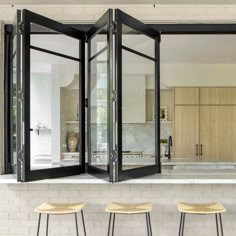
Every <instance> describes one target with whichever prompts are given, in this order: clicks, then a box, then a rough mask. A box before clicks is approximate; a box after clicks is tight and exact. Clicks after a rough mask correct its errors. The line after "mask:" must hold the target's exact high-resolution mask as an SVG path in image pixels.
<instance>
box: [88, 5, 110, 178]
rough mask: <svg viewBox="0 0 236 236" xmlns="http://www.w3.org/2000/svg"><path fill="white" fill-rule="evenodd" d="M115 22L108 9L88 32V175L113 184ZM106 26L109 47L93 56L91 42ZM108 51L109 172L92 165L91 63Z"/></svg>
mask: <svg viewBox="0 0 236 236" xmlns="http://www.w3.org/2000/svg"><path fill="white" fill-rule="evenodd" d="M112 22H113V10H112V9H108V10H107V11H106V12H105V13H104V14H103V16H102V17H101V18H100V19H99V20H98V21H97V22H96V23H95V24H94V25H92V27H91V28H90V29H89V31H88V32H87V42H88V54H87V55H88V81H87V82H88V114H87V115H88V119H87V120H88V122H87V131H88V134H87V136H88V137H87V138H88V139H87V140H88V173H89V174H92V175H94V176H97V177H98V178H103V179H107V180H108V181H110V182H113V160H112V159H111V153H112V151H113V101H112V98H111V90H112V88H113V31H112V28H111V25H112ZM105 26H106V28H107V29H106V30H105V32H104V34H106V35H107V46H106V47H104V48H103V49H101V50H100V51H99V52H97V53H96V54H94V55H91V40H92V39H93V38H94V37H95V36H96V35H98V34H99V33H101V32H103V28H104V27H105ZM104 51H107V62H108V63H107V114H108V116H107V127H108V129H107V139H108V143H107V145H108V146H107V158H108V164H107V171H106V170H103V169H100V168H98V167H96V166H93V165H91V160H92V155H93V154H92V153H91V96H90V95H91V90H90V82H91V61H92V60H94V59H95V58H96V57H97V56H99V55H100V54H102V53H103V52H104Z"/></svg>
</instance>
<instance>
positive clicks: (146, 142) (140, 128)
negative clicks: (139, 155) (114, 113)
mask: <svg viewBox="0 0 236 236" xmlns="http://www.w3.org/2000/svg"><path fill="white" fill-rule="evenodd" d="M154 128H155V125H154V124H152V123H140V124H123V150H124V151H143V152H146V153H153V152H154V150H155V131H154ZM171 135H172V124H171V123H168V124H161V139H168V137H169V136H171Z"/></svg>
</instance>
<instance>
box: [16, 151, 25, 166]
mask: <svg viewBox="0 0 236 236" xmlns="http://www.w3.org/2000/svg"><path fill="white" fill-rule="evenodd" d="M24 157H25V155H24V151H23V149H21V150H19V152H18V161H19V162H20V163H23V161H24Z"/></svg>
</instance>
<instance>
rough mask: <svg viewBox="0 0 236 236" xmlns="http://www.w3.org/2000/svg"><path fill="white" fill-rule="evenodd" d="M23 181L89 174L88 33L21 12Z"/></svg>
mask: <svg viewBox="0 0 236 236" xmlns="http://www.w3.org/2000/svg"><path fill="white" fill-rule="evenodd" d="M22 17H23V18H22V24H21V25H22V28H21V30H22V42H23V48H22V72H23V74H22V78H23V81H22V91H21V96H22V101H21V102H22V103H21V104H22V107H23V117H24V121H23V122H17V127H19V128H21V129H23V130H24V133H23V136H22V140H23V142H24V146H23V147H22V149H21V150H20V151H19V153H21V155H20V154H18V160H19V159H22V160H23V168H21V171H22V175H21V181H32V180H38V179H44V178H56V177H63V176H70V175H77V174H80V173H83V172H85V33H84V32H81V31H79V30H76V29H74V28H72V27H69V26H67V25H64V24H61V23H59V22H56V21H54V20H51V19H48V18H46V17H43V16H41V15H38V14H35V13H33V12H30V11H28V10H23V11H22Z"/></svg>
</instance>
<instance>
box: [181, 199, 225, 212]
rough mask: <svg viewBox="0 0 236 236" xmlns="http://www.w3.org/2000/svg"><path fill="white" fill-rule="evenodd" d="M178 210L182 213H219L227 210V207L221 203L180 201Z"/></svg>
mask: <svg viewBox="0 0 236 236" xmlns="http://www.w3.org/2000/svg"><path fill="white" fill-rule="evenodd" d="M177 206H178V210H179V211H180V212H182V213H188V214H201V215H208V214H217V213H222V212H225V211H226V209H225V208H224V206H223V205H221V204H220V203H218V202H216V203H207V204H187V203H178V204H177Z"/></svg>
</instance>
